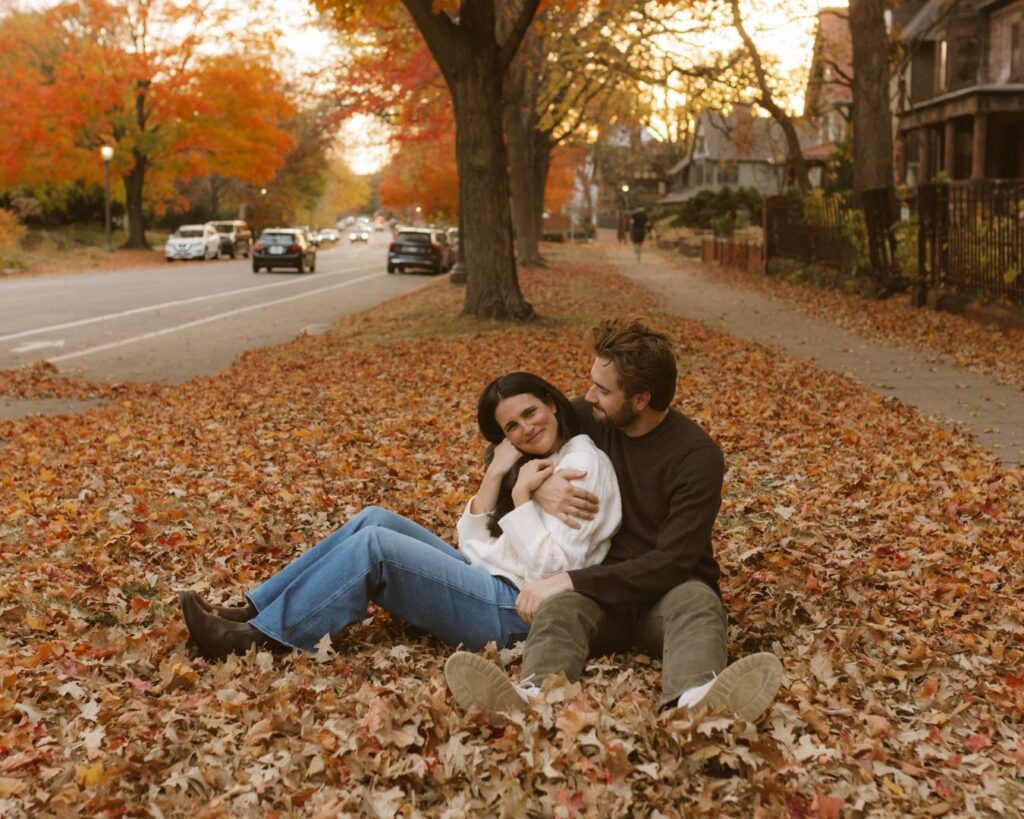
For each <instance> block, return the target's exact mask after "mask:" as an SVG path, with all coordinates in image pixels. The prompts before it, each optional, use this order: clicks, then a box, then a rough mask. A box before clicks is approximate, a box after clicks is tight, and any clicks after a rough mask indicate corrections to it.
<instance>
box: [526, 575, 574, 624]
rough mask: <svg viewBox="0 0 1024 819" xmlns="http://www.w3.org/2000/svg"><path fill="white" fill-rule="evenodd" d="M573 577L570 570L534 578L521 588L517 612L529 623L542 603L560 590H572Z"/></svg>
mask: <svg viewBox="0 0 1024 819" xmlns="http://www.w3.org/2000/svg"><path fill="white" fill-rule="evenodd" d="M572 590H573V585H572V578H571V577H569V573H568V572H559V573H558V574H553V575H551V577H545V578H544V579H543V580H534V581H533V582H532V583H527V584H526V585H525V586H523V588H522V589H520V590H519V596H518V597H517V598H516V612H517V613H518V614H519V616H520V617H521V618H522V619H523V620H524V621H526V622H527V623H532V622H533V616H534V615H535V614H536V613H537V609H539V608H540V604H541V603H543V602H544V601H545V600H547V599H548V598H549V597H551V596H552V595H555V594H558V593H559V592H564V591H572Z"/></svg>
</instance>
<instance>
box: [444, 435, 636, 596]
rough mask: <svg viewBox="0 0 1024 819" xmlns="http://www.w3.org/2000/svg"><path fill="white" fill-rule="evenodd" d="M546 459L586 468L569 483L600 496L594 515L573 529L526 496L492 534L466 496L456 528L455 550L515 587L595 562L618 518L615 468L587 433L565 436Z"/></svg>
mask: <svg viewBox="0 0 1024 819" xmlns="http://www.w3.org/2000/svg"><path fill="white" fill-rule="evenodd" d="M551 460H552V461H553V462H554V464H555V469H556V470H560V469H582V470H584V471H585V472H586V473H587V474H586V477H584V478H581V479H580V480H578V481H574V483H575V485H577V486H580V487H582V488H583V489H586V490H588V491H590V492H593V493H594V494H595V495H597V497H598V498H599V499H600V503H599V505H598V512H597V514H596V515H595V516H594V519H593V520H586V521H579V523H580V524H581V525H580V528H579V529H573V528H571V527H569V526H566V525H565V524H564V523H563V522H562V521H561V520H559V519H558V518H556V517H555V516H554V515H551V514H548V513H547V512H545V511H544V510H543V509H542V508H541V507H540V505H539V504H537V503H535V502H534V501H532V500H531V501H529V502H528V503H524V504H522V505H521V506H518V507H516V508H515V509H513V510H512V511H511V512H509V513H508V514H507V515H505V516H504V517H502V519H501V520H500V521H498V525H499V526H501V531H502V534H501V536H500V537H497V538H496V537H494V536H493V535H492V534H491V533H490V531H489V530H488V529H487V515H486V514H479V515H474V514H472V513H471V512H470V511H469V510H470V508H471V506H472V501H470V502H469V503H467V504H466V508H465V510H464V511H463V513H462V517H461V518H460V519H459V522H458V524H457V525H456V527H455V528H456V531H457V532H458V535H459V550H460V551H461V552H462V553H463V554H465V555H466V556H467V557H468V558H469V560H470V562H471V563H472V564H473V565H474V566H479V567H480V568H481V569H484V570H486V571H487V572H489V573H490V574H494V575H499V576H500V577H506V578H508V579H509V580H511V581H512V582H513V583H515V584H516V586H517V587H518V588H522V587H523V586H524V585H525V584H526V583H529V582H531V581H534V580H540V579H541V578H544V577H550V576H551V575H553V574H558V573H559V572H566V571H569V570H570V569H582V568H584V567H585V566H594V565H596V564H598V563H600V562H601V561H602V560H604V557H605V555H606V554H608V549H609V547H610V546H611V540H612V535H614V534H615V533H616V532H617V531H618V529H619V524H620V523H621V522H622V501H621V498H620V497H619V483H618V481H617V480H616V477H615V469H614V468H613V467H612V462H611V461H610V460H609V459H608V456H607V455H605V454H604V453H603V452H602V451H601V450H599V449H598V448H597V447H596V446H595V445H594V442H593V441H592V440H591V439H590V437H589V436H587V435H576V436H575V437H573V438H571V439H569V441H567V442H566V443H565V444H564V445H563V446H562V448H561V449H559V450H558V452H556V453H555V454H554V455H552V456H551Z"/></svg>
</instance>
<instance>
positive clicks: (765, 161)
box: [661, 104, 786, 202]
mask: <svg viewBox="0 0 1024 819" xmlns="http://www.w3.org/2000/svg"><path fill="white" fill-rule="evenodd" d="M667 175H668V193H667V194H666V195H665V196H664V197H663V198H662V200H661V201H662V202H683V201H685V200H687V199H689V198H690V197H691V196H694V195H696V194H697V193H699V192H700V191H705V190H709V191H717V190H720V189H721V188H724V187H726V186H728V187H732V188H737V187H741V188H754V189H756V190H758V191H760V192H761V194H762V195H765V196H773V195H775V194H778V193H781V192H782V189H783V184H784V181H785V177H786V140H785V137H784V136H783V134H782V129H781V128H779V126H778V124H776V123H775V122H774V121H773V120H771V119H769V118H767V117H755V116H754V115H753V109H752V106H751V105H749V104H737V105H734V106H733V108H732V110H731V111H730V112H729V113H728V114H723V113H722V112H721V111H715V110H705V111H701V112H700V114H699V115H698V116H697V124H696V126H695V127H694V132H693V139H692V141H691V144H690V151H689V153H688V154H687V155H686V156H685V157H684V158H683V159H681V160H680V161H679V162H677V163H676V164H675V165H674V166H673V167H672V168H670V169H669V170H668V174H667Z"/></svg>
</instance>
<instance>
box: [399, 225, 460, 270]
mask: <svg viewBox="0 0 1024 819" xmlns="http://www.w3.org/2000/svg"><path fill="white" fill-rule="evenodd" d="M443 234H444V231H441V230H436V229H434V228H402V229H401V230H400V231H398V233H397V234H396V236H395V239H394V241H393V242H392V243H391V244H390V245H389V246H388V273H394V272H396V271H398V272H402V271H404V270H405V269H407V268H410V267H419V268H427V269H428V270H430V271H431V272H432V273H434V274H435V275H437V274H438V273H442V272H444V271H445V270H448V269H449V268H450V267H451V247H450V246H449V245H448V237H447V236H444V238H442V236H443Z"/></svg>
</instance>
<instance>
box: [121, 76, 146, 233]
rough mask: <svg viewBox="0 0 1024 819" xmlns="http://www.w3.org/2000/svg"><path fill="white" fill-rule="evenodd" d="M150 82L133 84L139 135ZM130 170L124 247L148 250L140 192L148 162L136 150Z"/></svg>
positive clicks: (143, 130)
mask: <svg viewBox="0 0 1024 819" xmlns="http://www.w3.org/2000/svg"><path fill="white" fill-rule="evenodd" d="M149 86H150V80H139V81H138V82H137V83H136V84H135V124H136V126H137V127H138V130H139V134H140V135H144V134H146V133H147V131H146V120H147V118H148V116H147V112H146V95H147V93H148V92H149ZM132 159H133V160H134V161H133V163H132V169H131V171H129V173H128V175H127V176H126V177H125V178H124V209H125V216H126V217H127V219H128V241H127V242H125V243H124V246H125V247H131V248H139V249H143V250H149V243H148V242H147V241H146V224H145V221H144V216H143V200H142V190H143V184H144V183H145V181H146V167H147V165H148V164H149V161H148V160H147V159H146V156H145V154H143V153H142V152H140V151H139V150H138V149H137V148H133V149H132Z"/></svg>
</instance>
